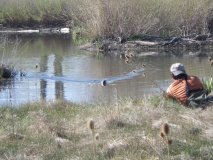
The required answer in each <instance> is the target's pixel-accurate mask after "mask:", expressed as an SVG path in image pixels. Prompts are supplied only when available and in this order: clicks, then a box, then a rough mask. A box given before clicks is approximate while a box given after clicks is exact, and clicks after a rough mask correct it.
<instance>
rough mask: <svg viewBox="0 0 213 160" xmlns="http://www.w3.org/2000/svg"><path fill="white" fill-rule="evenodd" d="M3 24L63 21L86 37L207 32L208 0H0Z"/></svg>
mask: <svg viewBox="0 0 213 160" xmlns="http://www.w3.org/2000/svg"><path fill="white" fill-rule="evenodd" d="M0 6H1V7H0V9H1V12H0V23H3V24H5V25H14V26H15V25H23V24H25V25H31V26H33V24H34V23H35V24H40V25H41V24H44V25H50V24H51V25H67V26H69V27H73V26H75V27H76V26H77V27H82V28H84V30H83V32H84V33H83V34H84V35H85V36H87V37H91V38H94V37H117V36H121V37H129V36H130V35H137V34H141V33H145V34H154V35H162V36H172V35H183V36H184V35H188V34H192V33H197V34H198V33H202V34H203V33H207V32H208V29H207V21H206V20H207V16H208V12H209V10H210V9H211V8H212V7H211V6H213V1H211V0H202V1H200V0H187V1H185V0H164V1H160V0H116V1H115V0H84V1H79V0H72V1H70V0H52V1H50V0H36V1H34V0H19V1H16V0H1V2H0Z"/></svg>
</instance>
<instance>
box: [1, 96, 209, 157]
mask: <svg viewBox="0 0 213 160" xmlns="http://www.w3.org/2000/svg"><path fill="white" fill-rule="evenodd" d="M212 114H213V112H212V107H208V108H207V109H205V110H201V109H193V110H192V109H189V108H185V107H184V106H181V105H179V104H177V103H175V102H172V101H169V100H166V99H163V98H162V97H153V96H152V97H144V98H142V99H138V100H133V99H126V100H119V102H116V104H112V105H110V106H106V105H101V104H97V105H78V104H73V103H69V102H54V103H42V102H41V103H34V104H25V105H23V106H20V107H18V108H11V107H1V108H0V124H1V125H0V135H1V136H0V159H85V160H86V159H180V158H184V159H194V158H195V159H213V154H212V153H213V152H212V151H213V148H212V146H213V141H212V138H213V129H212V125H213V118H212V117H213V115H212ZM86 124H87V125H86ZM159 133H160V134H159Z"/></svg>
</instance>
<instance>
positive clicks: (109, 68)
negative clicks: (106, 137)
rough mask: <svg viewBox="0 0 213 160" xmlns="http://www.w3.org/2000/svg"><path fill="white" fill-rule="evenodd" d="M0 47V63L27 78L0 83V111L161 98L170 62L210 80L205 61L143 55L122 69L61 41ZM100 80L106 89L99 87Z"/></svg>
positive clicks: (27, 40) (13, 41)
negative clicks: (25, 106)
mask: <svg viewBox="0 0 213 160" xmlns="http://www.w3.org/2000/svg"><path fill="white" fill-rule="evenodd" d="M0 47H1V48H0V53H1V54H0V56H1V57H0V58H1V62H2V63H4V64H11V65H14V67H15V69H17V70H22V71H24V72H25V73H26V77H19V76H18V77H16V78H15V79H14V80H11V81H8V80H7V81H1V82H0V104H1V105H4V104H7V105H14V106H17V105H20V104H23V103H27V102H35V101H40V100H45V101H54V100H56V99H64V100H68V101H71V102H76V103H96V102H105V103H114V102H115V100H116V99H117V98H128V97H132V98H140V97H143V96H144V95H148V94H160V91H161V89H166V88H167V86H168V85H169V83H170V82H171V78H170V75H169V67H170V65H171V64H172V63H175V62H181V63H183V64H185V67H186V70H187V71H188V73H191V74H195V75H197V76H199V77H200V78H205V77H209V76H210V75H211V74H212V67H211V66H210V64H209V63H208V58H207V56H196V55H194V54H191V53H186V54H185V55H182V54H172V53H169V52H168V53H161V54H158V53H157V54H158V55H156V54H154V55H150V53H146V56H140V57H138V58H137V59H136V60H134V61H133V62H131V63H129V64H126V63H125V61H124V60H123V59H120V58H119V57H116V56H104V55H103V54H96V53H90V52H85V51H80V50H79V49H77V48H76V47H74V46H73V45H72V41H71V39H70V38H68V37H64V36H54V35H52V36H51V35H45V36H13V37H9V38H8V37H7V39H5V38H1V44H0ZM207 54H210V53H207ZM140 55H142V54H140ZM142 64H145V65H146V67H145V68H144V67H142ZM103 80H106V81H107V85H106V86H102V85H101V82H102V81H103Z"/></svg>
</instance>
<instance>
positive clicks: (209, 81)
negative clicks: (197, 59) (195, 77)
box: [202, 76, 213, 94]
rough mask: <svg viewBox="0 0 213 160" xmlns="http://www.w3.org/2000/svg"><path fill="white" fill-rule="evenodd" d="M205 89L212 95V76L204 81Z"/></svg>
mask: <svg viewBox="0 0 213 160" xmlns="http://www.w3.org/2000/svg"><path fill="white" fill-rule="evenodd" d="M202 83H203V87H204V89H205V90H206V91H207V93H208V94H209V93H211V91H212V89H213V78H212V76H211V77H209V78H208V79H202Z"/></svg>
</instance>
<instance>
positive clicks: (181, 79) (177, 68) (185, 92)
mask: <svg viewBox="0 0 213 160" xmlns="http://www.w3.org/2000/svg"><path fill="white" fill-rule="evenodd" d="M170 72H171V76H172V78H173V80H174V81H173V82H172V84H171V85H170V86H169V87H168V89H167V91H166V96H167V97H169V98H173V99H175V100H177V101H178V102H180V103H181V104H183V105H185V106H189V107H203V106H202V105H203V102H204V101H205V99H206V97H207V92H206V90H205V89H204V87H203V84H202V82H201V81H200V79H199V78H198V77H196V76H190V75H187V73H186V71H185V68H184V65H183V64H181V63H175V64H172V65H171V67H170Z"/></svg>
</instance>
